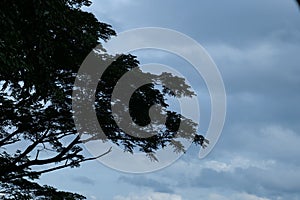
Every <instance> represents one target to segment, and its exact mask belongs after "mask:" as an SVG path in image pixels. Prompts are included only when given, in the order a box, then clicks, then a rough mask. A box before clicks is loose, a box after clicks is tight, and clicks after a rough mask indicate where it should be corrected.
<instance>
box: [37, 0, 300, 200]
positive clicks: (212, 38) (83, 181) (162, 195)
mask: <svg viewBox="0 0 300 200" xmlns="http://www.w3.org/2000/svg"><path fill="white" fill-rule="evenodd" d="M87 10H89V11H90V12H93V13H94V14H95V15H96V17H97V18H98V19H99V20H100V21H103V22H106V23H109V24H111V25H112V27H113V29H115V30H116V31H117V32H118V33H120V32H122V31H125V30H128V29H132V28H140V27H148V26H155V27H164V28H171V29H174V30H177V31H180V32H182V33H184V34H186V35H188V36H190V37H192V38H193V39H195V40H196V41H197V42H199V43H200V44H201V45H203V47H204V48H205V49H206V50H207V51H208V53H209V54H210V56H211V57H212V59H213V60H214V61H215V63H216V65H217V66H218V68H219V70H220V72H221V74H222V77H223V79H224V84H225V87H226V92H227V117H226V123H225V127H224V130H223V132H222V135H221V138H220V140H219V141H218V143H217V145H216V147H215V148H214V149H213V151H212V152H211V153H210V154H209V155H208V156H207V157H206V158H205V159H203V160H199V159H198V158H197V155H198V151H199V147H194V146H193V147H192V148H191V149H189V151H188V153H187V154H186V155H184V156H183V157H182V158H181V159H179V160H178V161H176V162H175V163H174V164H173V165H171V166H169V167H167V168H165V169H162V170H160V171H158V172H154V173H149V174H141V175H132V174H126V173H121V172H118V171H115V170H113V169H110V168H108V167H105V166H103V165H102V164H100V163H98V162H97V161H92V162H88V163H84V164H82V166H81V167H80V168H78V169H70V170H69V169H67V170H61V171H58V172H53V173H50V174H47V175H43V176H42V180H41V182H42V183H45V184H46V183H47V184H52V185H54V186H55V187H58V188H59V189H64V190H69V191H74V192H79V193H81V194H83V195H85V196H87V198H88V199H92V200H93V199H97V200H109V199H111V200H195V199H207V200H229V199H230V200H285V199H290V200H299V199H300V157H299V155H300V123H299V122H300V121H299V120H300V106H299V102H300V87H299V86H300V66H299V65H300V64H299V63H300V56H299V52H300V10H299V9H298V7H297V6H296V4H295V2H294V1H293V0H252V1H241V0H226V1H216V0H201V1H199V0H189V1H180V0H164V1H159V0H152V1H146V0H119V1H117V0H101V1H94V3H93V5H92V6H91V7H90V8H88V9H87ZM151 55H152V54H151ZM178 62H179V61H178ZM178 62H176V63H177V64H178ZM176 63H175V62H174V60H172V63H170V64H174V65H176ZM198 89H199V88H198ZM203 98H205V97H203ZM205 110H208V109H205V108H204V113H205ZM204 116H205V114H204ZM204 121H205V117H204ZM203 129H205V125H204V128H203Z"/></svg>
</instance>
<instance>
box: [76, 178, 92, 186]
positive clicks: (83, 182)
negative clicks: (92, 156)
mask: <svg viewBox="0 0 300 200" xmlns="http://www.w3.org/2000/svg"><path fill="white" fill-rule="evenodd" d="M72 180H73V181H76V182H80V183H82V184H87V185H95V181H94V180H93V179H91V178H89V177H86V176H74V177H72Z"/></svg>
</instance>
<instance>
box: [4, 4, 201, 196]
mask: <svg viewBox="0 0 300 200" xmlns="http://www.w3.org/2000/svg"><path fill="white" fill-rule="evenodd" d="M90 4H91V2H90V1H88V0H57V1H43V0H23V1H18V0H10V1H8V0H2V1H1V2H0V9H1V13H0V23H1V24H0V27H1V30H2V31H1V33H0V49H1V50H0V193H4V194H6V195H5V196H4V197H3V198H6V199H32V198H36V199H83V198H84V197H83V196H81V195H77V194H72V193H68V192H61V191H57V190H56V189H55V188H52V187H49V186H40V185H38V184H37V183H35V182H34V180H35V179H38V178H39V176H40V175H41V174H43V173H46V172H50V171H54V170H58V169H61V168H65V167H78V166H79V165H80V163H81V162H83V161H86V160H92V159H95V158H85V157H84V156H83V155H82V146H81V145H82V143H83V142H87V141H83V140H82V139H81V138H80V136H79V135H78V134H77V130H76V126H75V124H74V118H73V110H72V92H73V85H74V81H75V78H76V74H77V71H78V69H79V67H80V65H81V64H82V62H83V60H84V59H85V57H86V56H87V55H88V54H89V53H90V52H91V50H92V49H93V48H94V47H96V46H97V45H99V44H100V43H101V42H105V41H107V40H109V39H110V38H111V37H113V36H115V35H116V32H115V31H114V30H113V29H112V27H111V25H109V24H106V23H103V22H99V21H98V20H97V19H96V18H95V16H94V15H93V14H91V13H88V12H85V11H83V10H81V7H82V6H89V5H90ZM95 56H99V55H96V54H95ZM105 56H107V57H110V58H112V59H114V57H111V56H110V55H105ZM98 59H101V57H99V58H98ZM133 68H139V62H138V60H137V58H136V57H135V56H133V55H130V54H128V55H125V54H124V55H120V56H118V58H117V59H115V60H113V62H112V64H111V65H110V66H109V67H108V68H107V69H106V71H105V73H104V74H103V76H102V77H101V81H99V83H98V86H97V92H96V94H95V96H96V100H95V109H96V113H97V118H98V121H99V124H100V125H101V127H102V129H103V130H104V132H105V134H106V136H107V138H108V139H109V140H110V141H111V142H113V143H115V144H118V145H119V146H120V147H121V148H123V149H124V150H125V151H129V152H132V153H134V149H138V150H139V151H142V152H145V153H147V154H148V155H153V154H155V151H157V150H158V149H160V148H164V147H165V146H167V145H171V146H172V147H173V148H174V150H175V151H183V149H182V147H181V146H180V144H179V143H174V140H173V138H174V135H175V134H176V133H177V130H178V125H179V123H184V124H186V125H187V126H186V127H188V128H187V130H185V131H187V132H190V133H192V134H186V133H180V134H178V135H179V136H180V137H185V138H187V139H191V140H193V141H194V142H195V143H197V144H200V145H205V142H207V141H206V140H205V139H204V137H203V136H201V135H198V134H197V132H196V131H197V130H196V129H195V127H196V125H197V124H196V123H195V122H193V121H192V120H191V119H188V118H185V117H184V116H181V115H180V114H178V113H176V112H174V111H172V110H170V109H168V104H167V103H166V97H167V96H168V95H171V96H172V95H173V96H174V95H181V96H192V95H195V94H194V93H192V92H191V91H190V88H189V87H188V85H186V84H185V82H184V80H183V79H179V78H178V77H173V76H172V75H171V74H167V73H164V74H161V75H151V78H152V79H153V83H152V84H147V85H145V86H143V87H140V88H138V89H137V90H136V92H135V93H134V95H133V97H132V98H131V101H130V108H129V110H130V114H131V116H132V118H133V120H134V122H135V123H137V124H139V125H147V124H148V123H149V113H148V111H149V108H150V106H152V105H154V104H161V105H163V106H164V107H165V110H164V112H166V113H167V116H168V118H167V121H166V124H165V126H166V128H165V129H163V130H162V131H160V132H158V133H157V134H156V135H153V136H152V137H147V138H139V137H134V136H131V135H128V134H126V133H125V132H124V131H123V130H121V129H120V128H119V127H118V126H117V124H116V123H115V122H114V118H113V116H112V110H111V105H110V104H111V95H112V91H113V88H114V86H115V84H116V83H117V81H118V80H119V79H120V77H121V76H122V75H123V74H125V73H126V72H128V71H130V70H132V69H133ZM139 73H140V74H139V76H141V77H142V75H143V72H142V71H139ZM166 76H167V77H169V78H174V79H178V81H179V82H180V83H182V84H181V85H182V87H178V89H177V91H171V90H169V89H168V88H166V87H162V89H158V88H157V87H155V86H156V85H159V84H161V85H163V84H164V80H166V79H165V77H166ZM79 89H80V88H79ZM86 123H87V124H88V123H89V122H88V121H86ZM90 126H93V125H92V124H90ZM90 136H91V137H90V138H89V140H97V139H101V138H99V137H98V135H97V134H95V133H91V134H90ZM103 153H104V154H105V153H107V152H103ZM99 156H102V155H99ZM37 166H43V167H42V169H41V168H39V170H37V168H36V167H37Z"/></svg>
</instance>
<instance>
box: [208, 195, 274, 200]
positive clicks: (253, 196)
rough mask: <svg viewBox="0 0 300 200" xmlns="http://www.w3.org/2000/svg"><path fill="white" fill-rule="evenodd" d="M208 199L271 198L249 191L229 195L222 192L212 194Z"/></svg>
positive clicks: (250, 199) (266, 199) (257, 199)
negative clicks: (248, 192)
mask: <svg viewBox="0 0 300 200" xmlns="http://www.w3.org/2000/svg"><path fill="white" fill-rule="evenodd" d="M207 199H208V200H270V199H269V198H263V197H259V196H256V195H252V194H247V193H235V194H231V195H229V196H224V195H220V194H215V193H213V194H210V195H208V198H207Z"/></svg>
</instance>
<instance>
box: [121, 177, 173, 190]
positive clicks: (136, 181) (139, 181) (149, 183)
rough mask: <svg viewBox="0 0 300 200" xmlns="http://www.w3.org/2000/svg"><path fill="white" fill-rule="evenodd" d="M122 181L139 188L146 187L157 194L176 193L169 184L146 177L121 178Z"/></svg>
mask: <svg viewBox="0 0 300 200" xmlns="http://www.w3.org/2000/svg"><path fill="white" fill-rule="evenodd" d="M120 180H121V181H124V182H125V183H129V184H133V185H135V186H138V187H141V186H142V187H146V188H151V189H153V191H155V192H162V193H173V192H174V191H173V190H172V189H171V188H170V187H169V186H168V184H166V183H164V182H163V181H161V180H155V179H153V178H148V177H147V176H146V175H136V176H133V177H130V176H121V177H120Z"/></svg>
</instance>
